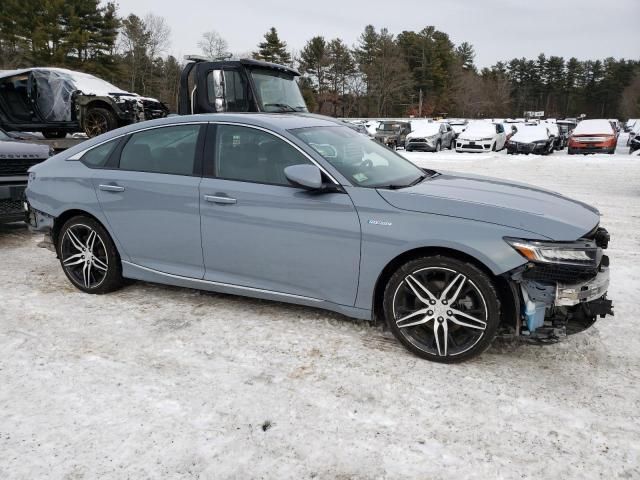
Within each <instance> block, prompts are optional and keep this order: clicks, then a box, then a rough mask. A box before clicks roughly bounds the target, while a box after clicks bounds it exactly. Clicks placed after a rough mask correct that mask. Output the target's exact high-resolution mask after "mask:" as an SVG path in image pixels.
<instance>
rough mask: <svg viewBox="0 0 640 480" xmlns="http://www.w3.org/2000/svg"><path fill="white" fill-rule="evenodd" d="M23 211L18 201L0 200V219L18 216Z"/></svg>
mask: <svg viewBox="0 0 640 480" xmlns="http://www.w3.org/2000/svg"><path fill="white" fill-rule="evenodd" d="M23 211H24V210H23V209H22V202H21V201H20V200H0V217H3V216H8V215H19V214H21V213H22V212H23Z"/></svg>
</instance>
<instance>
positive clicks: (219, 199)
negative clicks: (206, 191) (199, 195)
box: [204, 195, 236, 205]
mask: <svg viewBox="0 0 640 480" xmlns="http://www.w3.org/2000/svg"><path fill="white" fill-rule="evenodd" d="M204 199H205V200H206V201H207V202H211V203H219V204H222V205H232V204H234V203H236V199H235V198H231V197H225V196H221V195H205V196H204Z"/></svg>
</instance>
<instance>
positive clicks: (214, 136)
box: [203, 120, 342, 190]
mask: <svg viewBox="0 0 640 480" xmlns="http://www.w3.org/2000/svg"><path fill="white" fill-rule="evenodd" d="M209 125H210V126H215V127H216V128H215V134H214V135H213V139H214V142H213V155H212V157H211V158H212V160H213V161H208V158H206V157H205V158H203V162H205V165H206V163H208V164H209V165H210V166H211V167H212V168H208V167H206V166H203V177H205V178H215V179H218V180H228V181H231V182H244V183H254V184H258V185H275V186H279V187H288V188H298V187H296V186H295V185H282V184H280V183H265V182H255V181H252V180H238V179H234V178H223V177H218V176H216V174H215V171H216V170H215V165H216V163H217V161H218V159H217V158H216V156H217V155H216V150H217V149H216V146H217V142H218V128H217V126H218V125H230V126H234V127H246V128H253V129H254V130H260V131H262V132H265V133H267V134H270V135H273V136H274V137H276V138H278V139H280V140H282V141H284V142H285V143H287V144H288V145H290V146H291V147H293V148H294V149H296V150H297V151H298V152H299V153H301V154H302V156H304V157H305V158H306V159H307V160H309V161H310V162H311V163H312V164H313V165H315V166H316V167H318V168H319V169H320V171H321V172H322V173H324V174H325V175H326V176H327V178H328V179H329V180H331V182H332V183H333V184H334V185H335V186H336V187H338V189H339V190H342V186H341V185H340V182H338V181H337V180H336V179H335V178H334V177H333V175H331V174H330V173H329V172H328V171H327V170H326V169H325V168H324V167H323V166H322V165H321V164H320V163H318V162H317V161H316V159H315V158H313V157H311V155H309V154H308V153H307V152H305V151H304V150H303V149H302V148H300V147H299V146H298V145H296V144H295V143H293V142H292V141H291V140H289V139H288V138H286V137H284V136H283V135H280V134H279V133H277V132H274V131H273V130H269V129H268V128H264V127H260V126H257V125H248V124H246V123H241V122H224V121H215V120H214V121H211V122H209ZM210 141H211V138H210V136H209V135H207V147H209V146H210V145H209V142H210ZM209 171H210V175H205V174H204V172H209Z"/></svg>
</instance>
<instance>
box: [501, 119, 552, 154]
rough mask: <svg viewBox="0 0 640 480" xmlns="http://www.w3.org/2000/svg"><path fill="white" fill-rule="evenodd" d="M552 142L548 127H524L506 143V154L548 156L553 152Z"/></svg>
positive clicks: (544, 125) (542, 125)
mask: <svg viewBox="0 0 640 480" xmlns="http://www.w3.org/2000/svg"><path fill="white" fill-rule="evenodd" d="M554 142H555V137H554V136H553V135H551V132H550V131H549V127H548V125H546V124H541V125H524V126H522V127H521V128H520V129H519V130H518V132H517V133H516V134H515V135H514V136H513V137H511V139H510V140H509V141H508V142H507V153H509V154H518V153H524V154H526V155H529V154H530V153H534V154H538V155H548V154H549V153H551V152H553V148H554Z"/></svg>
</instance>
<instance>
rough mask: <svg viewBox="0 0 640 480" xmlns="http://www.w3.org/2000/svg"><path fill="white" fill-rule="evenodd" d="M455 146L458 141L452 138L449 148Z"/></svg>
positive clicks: (451, 148)
mask: <svg viewBox="0 0 640 480" xmlns="http://www.w3.org/2000/svg"><path fill="white" fill-rule="evenodd" d="M454 148H456V141H455V140H451V143H449V150H453V149H454Z"/></svg>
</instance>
